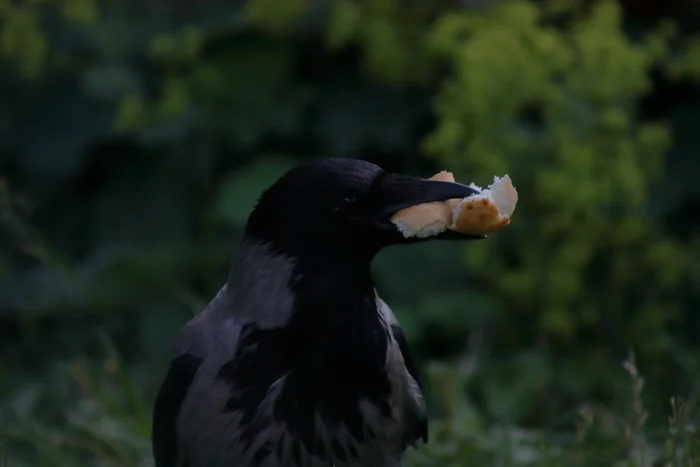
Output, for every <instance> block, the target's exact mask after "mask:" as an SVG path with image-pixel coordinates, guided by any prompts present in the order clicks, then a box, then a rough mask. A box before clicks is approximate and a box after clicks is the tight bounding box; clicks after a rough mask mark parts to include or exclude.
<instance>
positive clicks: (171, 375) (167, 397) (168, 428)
mask: <svg viewBox="0 0 700 467" xmlns="http://www.w3.org/2000/svg"><path fill="white" fill-rule="evenodd" d="M201 364H202V358H201V357H198V356H195V355H193V354H191V353H188V352H186V353H184V354H182V355H179V356H177V357H175V358H174V359H172V360H171V362H170V368H169V369H168V372H167V373H166V375H165V380H164V381H163V384H162V385H161V387H160V391H159V392H158V396H157V397H156V401H155V406H154V408H153V433H152V439H153V441H152V442H153V457H154V459H155V463H156V467H176V466H177V455H178V453H177V431H176V427H177V417H178V415H179V414H180V407H181V406H182V401H183V400H184V399H185V395H186V394H187V391H188V389H189V387H190V385H191V384H192V381H193V380H194V376H195V374H196V373H197V370H198V369H199V366H200V365H201Z"/></svg>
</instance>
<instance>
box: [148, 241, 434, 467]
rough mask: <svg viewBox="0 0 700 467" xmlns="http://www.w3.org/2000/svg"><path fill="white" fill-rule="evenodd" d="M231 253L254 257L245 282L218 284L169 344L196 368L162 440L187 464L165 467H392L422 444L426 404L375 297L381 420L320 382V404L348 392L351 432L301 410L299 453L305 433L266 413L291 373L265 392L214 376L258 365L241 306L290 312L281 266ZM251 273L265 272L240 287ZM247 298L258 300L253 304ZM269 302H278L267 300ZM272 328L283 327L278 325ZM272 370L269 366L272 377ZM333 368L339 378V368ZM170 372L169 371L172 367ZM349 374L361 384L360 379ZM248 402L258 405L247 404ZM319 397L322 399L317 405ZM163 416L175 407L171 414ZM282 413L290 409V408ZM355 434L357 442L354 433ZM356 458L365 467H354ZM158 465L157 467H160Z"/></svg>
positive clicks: (257, 250)
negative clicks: (380, 342)
mask: <svg viewBox="0 0 700 467" xmlns="http://www.w3.org/2000/svg"><path fill="white" fill-rule="evenodd" d="M240 253H241V254H240V256H239V258H237V261H239V262H247V261H250V260H251V259H252V258H249V257H248V255H251V256H255V257H256V260H255V261H254V262H253V264H251V265H250V266H249V268H247V269H246V270H248V271H249V274H250V275H252V277H250V276H248V275H244V276H245V277H236V275H232V280H233V281H240V282H239V283H235V282H234V284H227V285H225V286H224V287H223V288H222V289H221V291H220V292H219V294H218V295H217V296H216V297H215V298H214V300H213V301H212V302H211V303H210V305H209V306H208V307H207V308H206V309H205V310H204V311H203V312H202V313H201V314H199V315H198V316H197V317H196V318H194V319H193V320H192V321H191V322H190V323H188V324H187V326H186V327H185V328H184V329H183V331H182V332H181V334H180V336H179V338H178V340H177V343H176V360H177V358H181V357H182V356H183V355H188V356H191V357H193V358H194V359H197V360H199V361H200V364H199V366H198V368H195V369H194V371H196V374H195V375H194V378H193V379H192V382H191V384H190V385H189V388H188V390H187V394H186V395H185V396H184V397H183V399H182V402H181V406H180V408H179V411H178V412H179V413H178V416H177V420H176V424H175V430H174V433H176V435H175V437H174V438H172V439H170V440H169V441H168V443H176V446H177V457H178V460H179V461H180V462H184V461H185V460H186V461H187V463H184V464H180V463H174V464H172V466H173V467H175V466H180V465H182V466H187V467H199V466H222V467H223V466H228V465H235V466H241V467H248V466H250V467H257V466H260V467H278V466H280V467H281V466H290V467H291V466H294V467H296V466H307V465H308V466H328V465H331V464H330V463H333V465H335V466H336V467H341V466H346V465H347V466H355V465H358V466H359V465H368V466H373V465H376V466H378V467H385V466H390V465H397V464H396V462H397V460H398V459H399V458H400V454H401V452H402V451H403V450H404V448H405V447H406V446H407V445H409V444H414V443H415V441H416V440H417V439H418V437H424V438H425V437H427V427H426V418H425V406H424V403H423V399H422V396H421V393H420V389H419V386H418V383H417V382H416V380H415V379H414V376H411V375H410V374H409V372H408V371H407V370H406V366H405V363H404V356H403V355H402V354H401V350H400V346H399V344H398V343H397V342H396V340H395V339H394V337H393V335H394V333H393V332H392V327H393V328H394V329H397V322H396V318H395V317H394V315H393V313H392V312H391V310H390V309H389V307H388V306H387V305H386V304H385V303H384V302H383V301H381V299H379V298H378V297H376V296H375V303H376V305H375V306H376V311H377V317H378V323H379V324H380V325H381V326H382V329H383V331H384V332H385V339H386V341H387V345H386V352H385V354H384V355H383V356H382V357H383V360H384V362H382V363H383V365H382V366H383V367H384V370H385V372H386V378H387V382H388V384H389V386H390V387H389V388H388V391H387V393H386V394H385V395H384V397H385V400H384V401H382V402H384V403H385V404H386V412H382V409H381V407H379V406H377V404H376V401H373V400H371V397H362V391H361V390H360V389H359V388H333V386H332V383H333V381H325V383H326V384H328V383H330V385H326V386H324V387H323V388H322V389H323V390H324V391H327V392H328V393H327V394H326V395H325V398H326V399H328V400H329V402H328V403H329V404H334V403H336V402H335V401H334V400H333V399H334V398H333V394H332V391H333V390H334V389H340V390H348V389H349V390H348V392H351V391H357V394H354V395H353V394H344V395H343V397H341V398H340V402H341V403H356V404H357V406H356V407H350V408H348V409H349V410H350V411H352V410H356V411H357V412H358V414H359V418H360V426H359V427H355V426H346V425H345V424H344V423H343V421H342V419H338V418H336V417H334V413H333V412H334V411H335V410H336V408H334V407H332V408H331V410H330V414H329V413H328V412H329V411H328V410H321V411H316V410H313V408H310V409H311V411H310V412H309V413H308V414H306V415H305V416H304V418H306V419H307V420H306V421H304V422H302V423H306V424H309V425H310V427H311V430H313V432H312V434H311V439H310V440H309V441H310V443H308V445H305V444H304V442H303V440H302V439H300V438H299V433H300V432H303V431H304V427H301V428H298V429H296V430H293V431H292V432H290V431H289V429H288V423H289V422H287V421H286V420H285V419H284V418H280V417H279V416H276V414H275V405H276V403H279V398H280V396H281V395H282V394H283V392H284V391H285V385H286V379H287V378H289V376H290V373H293V372H294V370H293V369H290V372H289V373H282V372H280V374H277V373H275V374H274V376H273V377H274V378H276V379H274V380H273V381H270V384H269V385H267V386H266V387H258V386H257V384H256V383H258V381H256V379H252V380H250V381H251V382H250V383H247V382H244V383H241V384H237V382H236V381H235V380H234V381H230V380H228V379H227V378H226V377H225V375H223V374H222V369H223V368H226V367H227V366H234V367H235V364H234V365H232V362H236V361H238V360H245V359H250V360H251V361H250V363H252V364H257V362H256V361H255V360H256V358H255V357H254V356H252V354H253V353H255V352H256V351H257V350H258V349H256V348H255V347H256V346H257V345H265V344H258V343H257V342H256V343H253V344H252V347H249V346H246V345H241V335H242V333H243V334H245V333H255V332H261V331H251V330H250V329H251V328H250V327H248V326H251V325H252V326H254V327H256V328H257V325H255V321H254V320H253V319H251V313H253V310H250V309H247V308H248V307H250V306H255V304H256V303H258V301H259V302H260V303H264V304H265V306H267V307H271V308H275V307H278V306H279V307H282V306H284V305H285V304H288V306H289V307H290V309H287V310H283V309H280V310H278V311H279V316H284V313H282V312H283V311H284V312H286V315H287V317H289V313H290V312H291V301H292V300H291V299H290V298H289V297H288V296H287V294H291V291H285V290H284V286H283V284H285V283H286V282H287V280H288V277H285V276H288V270H289V268H288V267H287V266H285V264H284V263H285V261H284V260H283V259H281V258H279V257H277V256H275V255H272V254H270V253H268V252H267V251H266V249H265V248H263V247H261V246H260V245H251V244H246V245H244V246H243V247H242V249H241V252H240ZM288 261H291V260H288ZM255 265H259V266H260V267H261V268H264V269H263V270H266V271H269V272H268V274H261V277H259V278H257V280H258V281H260V282H256V284H249V283H248V281H250V280H254V278H255V276H256V275H257V274H258V273H262V270H257V266H255ZM273 266H274V267H273ZM268 268H269V269H268ZM242 284H247V285H248V287H246V288H238V286H239V285H242ZM233 286H235V287H233ZM270 291H274V294H270ZM252 294H261V295H260V296H259V298H254V297H253V296H251V295H252ZM237 295H238V296H237ZM271 297H277V299H276V300H273V299H272V298H271ZM234 298H237V300H234ZM233 307H237V308H235V309H234V308H233ZM328 313H329V314H330V313H333V310H328ZM280 319H282V318H280ZM282 320H283V319H282ZM283 321H284V320H283ZM277 324H278V325H280V326H283V325H284V324H286V323H284V322H280V323H277ZM268 325H272V323H271V322H269V321H268V318H265V319H264V320H263V325H262V326H263V327H262V328H259V329H263V331H262V332H264V329H265V328H264V326H268ZM249 335H250V334H249ZM272 344H273V345H275V343H272ZM283 344H284V342H283V341H281V342H279V346H277V345H275V350H277V352H279V353H280V354H284V353H285V352H286V351H285V348H284V347H283ZM265 351H267V349H265ZM308 352H311V353H313V352H320V353H321V354H323V353H324V352H327V349H325V348H320V349H318V350H315V349H313V348H310V349H308ZM305 357H306V358H310V359H312V360H313V359H315V358H323V355H318V356H317V355H307V356H305ZM259 364H260V366H262V367H263V368H260V370H261V371H264V370H265V368H264V365H265V364H266V363H265V360H263V359H262V358H261V361H260V362H259ZM274 366H275V364H274V363H272V364H271V367H272V368H273V369H274ZM337 370H338V371H343V368H337ZM171 371H178V370H177V369H175V368H173V370H171ZM185 371H192V370H191V369H187V370H185ZM297 371H303V369H299V370H297ZM292 376H293V375H292ZM352 376H353V377H355V378H362V375H361V374H357V375H352ZM316 383H317V381H315V378H313V377H312V378H311V379H310V380H308V381H304V382H303V384H302V386H298V387H297V386H290V387H289V389H288V390H290V391H300V392H302V393H303V392H305V391H311V392H313V390H312V389H311V388H309V387H307V386H312V385H314V384H316ZM246 391H253V392H255V394H252V395H251V396H249V397H250V398H251V403H250V404H249V405H246V404H245V399H246V395H245V394H244V393H245V392H246ZM256 396H258V398H259V400H255V397H256ZM300 396H301V394H291V395H290V396H289V397H292V398H293V400H292V401H291V403H292V404H294V403H295V400H296V399H297V398H298V397H300ZM323 398H324V396H323V395H322V396H321V397H320V399H323ZM240 399H243V401H240ZM232 401H234V402H233V405H235V407H234V408H233V410H228V409H227V408H226V407H227V406H228V405H231V403H232ZM302 408H303V407H302ZM324 409H325V407H324ZM163 410H166V409H165V408H164V409H163ZM168 410H177V409H176V408H172V407H171V408H168ZM290 410H292V411H293V408H292V409H290ZM337 410H342V409H337ZM358 428H359V430H360V431H359V433H361V435H360V436H358V432H356V431H355V430H358ZM294 431H296V432H294ZM358 437H361V438H362V442H359V441H358V439H357V438H358ZM169 447H170V446H166V447H165V448H164V449H167V448H169ZM359 460H362V461H365V460H366V461H369V462H371V463H367V462H364V463H361V464H360V463H358V461H359ZM392 462H393V464H392ZM157 465H158V467H161V465H160V464H157ZM162 467H170V465H168V464H162Z"/></svg>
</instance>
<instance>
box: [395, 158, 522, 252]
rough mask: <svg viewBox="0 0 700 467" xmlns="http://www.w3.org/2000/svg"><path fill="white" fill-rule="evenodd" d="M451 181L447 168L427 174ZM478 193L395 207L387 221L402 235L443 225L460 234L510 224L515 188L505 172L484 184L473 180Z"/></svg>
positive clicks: (427, 233) (424, 233)
mask: <svg viewBox="0 0 700 467" xmlns="http://www.w3.org/2000/svg"><path fill="white" fill-rule="evenodd" d="M430 180H439V181H445V182H454V181H455V179H454V176H453V175H452V173H450V172H446V171H442V172H440V173H438V174H436V175H434V176H432V177H431V178H430ZM469 186H470V187H472V188H474V189H476V190H479V192H480V193H478V194H475V195H472V196H469V197H467V198H463V199H452V200H446V201H437V202H433V203H424V204H418V205H416V206H411V207H408V208H405V209H401V210H399V211H397V212H396V213H395V214H394V215H393V216H392V217H391V221H392V222H393V223H394V224H395V225H396V228H397V229H398V230H399V232H401V233H402V234H403V235H404V237H406V238H410V237H418V238H427V237H432V236H435V235H438V234H440V233H442V232H444V231H445V230H447V229H450V230H453V231H455V232H459V233H462V234H471V235H487V234H489V233H492V232H495V231H497V230H500V229H502V228H503V227H506V226H507V225H508V224H510V217H511V216H512V215H513V212H514V211H515V205H516V204H517V202H518V192H517V191H516V190H515V187H513V183H512V181H511V179H510V177H509V176H508V175H504V176H503V177H494V181H493V183H492V184H491V185H489V187H488V188H486V189H482V188H480V187H478V186H476V185H474V184H473V183H472V184H471V185H469Z"/></svg>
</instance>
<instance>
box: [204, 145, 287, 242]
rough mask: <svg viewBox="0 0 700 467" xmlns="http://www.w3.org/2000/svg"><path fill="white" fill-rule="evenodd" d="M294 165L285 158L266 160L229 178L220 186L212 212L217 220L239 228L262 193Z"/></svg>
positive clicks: (249, 166) (242, 169) (259, 161)
mask: <svg viewBox="0 0 700 467" xmlns="http://www.w3.org/2000/svg"><path fill="white" fill-rule="evenodd" d="M295 165H296V163H295V162H294V160H293V159H291V158H289V157H286V158H285V157H282V156H276V157H275V156H268V157H264V158H261V159H259V160H257V161H255V162H251V163H250V164H248V165H247V166H245V167H242V168H241V169H239V170H237V171H236V172H235V173H233V174H231V175H230V176H229V178H228V179H226V180H225V181H224V182H223V183H222V184H221V186H220V191H219V196H218V199H217V202H216V205H215V208H214V210H215V212H216V216H217V218H218V219H219V220H221V221H223V222H225V223H228V224H232V225H234V226H237V227H239V228H240V227H243V226H244V225H245V222H246V221H247V220H248V215H249V214H250V211H251V210H252V209H253V208H254V207H255V203H256V202H257V200H258V197H259V196H260V195H261V194H262V192H263V191H264V190H265V189H266V188H267V187H269V186H270V185H271V184H272V183H274V182H275V180H277V179H278V178H279V177H280V176H282V175H283V174H284V173H285V172H286V171H287V170H289V169H291V168H292V167H294V166H295Z"/></svg>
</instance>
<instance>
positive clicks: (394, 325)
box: [378, 298, 428, 445]
mask: <svg viewBox="0 0 700 467" xmlns="http://www.w3.org/2000/svg"><path fill="white" fill-rule="evenodd" d="M378 300H379V308H380V310H381V312H382V313H383V314H384V316H385V319H386V321H387V323H388V324H389V325H390V326H391V333H392V335H393V336H394V340H395V341H396V343H397V344H398V346H399V350H400V351H401V355H402V356H403V361H404V365H405V366H406V371H408V374H409V375H411V377H412V378H413V380H414V381H415V383H416V387H415V388H413V389H414V390H413V391H409V397H411V398H412V399H413V400H412V402H413V404H412V405H413V407H412V408H413V410H411V411H410V414H411V415H412V416H411V417H410V418H409V420H408V422H409V426H407V427H406V439H405V444H407V445H409V444H411V445H412V444H415V443H416V441H418V440H419V439H422V440H423V441H424V442H426V443H427V442H428V416H427V413H426V409H425V403H424V401H423V385H422V382H421V378H420V375H419V373H418V368H417V366H416V363H415V361H414V360H413V357H412V356H411V352H410V349H409V348H408V342H407V341H406V336H405V335H404V333H403V331H402V330H401V326H400V325H399V322H398V320H397V319H396V315H394V312H393V311H391V308H390V307H389V305H387V304H386V302H384V301H383V300H382V299H381V298H379V299H378Z"/></svg>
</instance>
